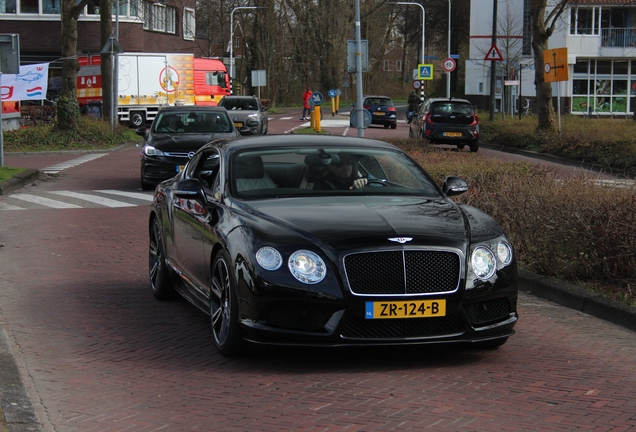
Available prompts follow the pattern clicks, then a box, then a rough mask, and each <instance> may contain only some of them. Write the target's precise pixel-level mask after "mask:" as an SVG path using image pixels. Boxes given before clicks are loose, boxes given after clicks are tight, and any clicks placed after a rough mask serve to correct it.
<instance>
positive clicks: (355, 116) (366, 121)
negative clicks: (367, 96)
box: [349, 109, 371, 129]
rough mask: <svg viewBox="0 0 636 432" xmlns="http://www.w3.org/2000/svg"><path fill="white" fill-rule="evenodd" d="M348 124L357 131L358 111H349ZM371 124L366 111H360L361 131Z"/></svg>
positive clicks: (369, 114) (369, 115)
mask: <svg viewBox="0 0 636 432" xmlns="http://www.w3.org/2000/svg"><path fill="white" fill-rule="evenodd" d="M349 124H350V125H351V126H352V127H353V128H355V129H358V110H355V109H354V110H351V114H349ZM370 124H371V113H370V112H369V111H368V110H365V109H363V110H362V127H361V129H366V128H368V127H369V125H370Z"/></svg>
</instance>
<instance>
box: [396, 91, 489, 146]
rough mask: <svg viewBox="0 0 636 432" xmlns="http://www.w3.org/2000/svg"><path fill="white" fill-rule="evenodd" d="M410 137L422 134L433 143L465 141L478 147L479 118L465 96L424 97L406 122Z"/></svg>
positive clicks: (459, 144)
mask: <svg viewBox="0 0 636 432" xmlns="http://www.w3.org/2000/svg"><path fill="white" fill-rule="evenodd" d="M409 138H425V139H427V140H429V142H430V143H432V144H454V145H456V146H457V148H459V149H463V148H464V146H466V145H468V146H469V147H470V151H471V152H476V151H477V150H478V149H479V118H478V117H477V114H476V112H475V108H474V107H473V106H472V104H471V103H470V102H469V101H467V100H466V99H455V98H451V99H447V98H431V99H426V100H425V101H424V103H423V104H422V105H420V108H419V110H418V111H417V113H416V114H415V116H414V117H413V119H412V120H411V122H410V125H409Z"/></svg>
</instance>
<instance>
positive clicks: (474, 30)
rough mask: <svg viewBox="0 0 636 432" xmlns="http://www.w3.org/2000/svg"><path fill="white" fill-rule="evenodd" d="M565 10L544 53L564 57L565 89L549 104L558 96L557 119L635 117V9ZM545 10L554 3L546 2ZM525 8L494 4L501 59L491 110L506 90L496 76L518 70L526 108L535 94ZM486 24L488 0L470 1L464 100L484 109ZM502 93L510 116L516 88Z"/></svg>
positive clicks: (505, 0) (583, 1)
mask: <svg viewBox="0 0 636 432" xmlns="http://www.w3.org/2000/svg"><path fill="white" fill-rule="evenodd" d="M571 3H572V4H571V7H569V8H566V10H565V11H564V13H563V15H562V16H561V19H560V20H559V21H558V23H557V26H556V29H555V31H554V33H553V35H552V36H551V37H550V39H549V46H548V48H549V49H553V48H564V47H565V48H567V50H568V61H567V63H568V65H567V67H568V76H569V81H563V82H561V83H553V84H552V94H553V96H554V97H555V101H556V98H557V96H558V95H559V94H560V96H561V106H562V110H563V111H562V112H568V113H569V112H571V113H573V114H585V113H588V112H590V113H594V114H600V115H610V114H618V115H625V114H628V115H632V114H633V113H634V111H636V4H634V3H633V2H632V1H630V0H577V1H572V2H571ZM550 4H555V2H554V1H553V0H549V1H548V5H550ZM529 7H530V0H498V3H497V16H498V26H497V28H498V31H497V33H498V36H497V47H498V49H499V51H500V52H501V54H502V57H503V59H504V60H503V61H501V62H497V63H498V72H497V75H498V79H497V87H496V89H497V93H496V94H497V96H496V99H497V102H496V107H497V110H499V109H500V108H501V99H502V92H501V90H502V88H503V87H502V85H501V84H503V83H505V81H504V80H502V79H501V78H502V76H505V79H506V80H508V81H513V80H519V79H520V73H519V68H520V65H521V67H522V71H521V80H520V81H521V86H520V90H521V95H522V100H524V101H525V99H526V98H529V99H531V100H533V99H534V97H535V94H536V93H535V86H534V60H533V57H532V47H531V33H530V28H529V20H530V14H529ZM549 10H550V6H549V7H548V11H549ZM492 16H493V0H472V2H471V16H470V35H471V36H470V59H469V60H467V61H466V85H465V92H466V96H467V97H469V98H470V99H471V100H474V101H475V102H476V103H477V104H479V105H480V106H484V105H486V106H487V104H488V101H489V99H490V98H489V96H490V69H491V67H490V64H491V62H490V61H485V60H484V58H485V57H486V54H487V53H488V51H489V50H490V47H491V45H492V39H491V38H492ZM540 67H543V65H541V66H540ZM513 68H514V70H513ZM502 81H503V82H502ZM505 87H506V97H505V101H504V108H505V110H506V111H509V110H510V106H512V107H513V108H515V109H516V103H517V99H516V97H515V95H517V93H518V91H519V86H516V85H515V86H505ZM524 103H525V102H522V105H523V104H524Z"/></svg>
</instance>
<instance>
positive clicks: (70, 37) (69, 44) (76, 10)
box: [55, 0, 87, 130]
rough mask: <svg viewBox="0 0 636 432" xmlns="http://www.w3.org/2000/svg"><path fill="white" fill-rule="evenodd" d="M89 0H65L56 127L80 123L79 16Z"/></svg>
mask: <svg viewBox="0 0 636 432" xmlns="http://www.w3.org/2000/svg"><path fill="white" fill-rule="evenodd" d="M86 2H87V0H82V1H81V2H80V3H79V4H77V5H76V4H75V0H63V1H62V10H61V19H62V90H61V92H60V98H59V99H58V104H57V120H56V122H55V127H56V128H57V129H59V130H76V129H77V128H78V125H79V115H80V112H79V105H78V103H77V94H76V88H77V72H78V71H79V68H80V67H79V63H78V61H77V18H78V17H79V14H80V12H81V11H82V10H83V9H84V6H85V5H86Z"/></svg>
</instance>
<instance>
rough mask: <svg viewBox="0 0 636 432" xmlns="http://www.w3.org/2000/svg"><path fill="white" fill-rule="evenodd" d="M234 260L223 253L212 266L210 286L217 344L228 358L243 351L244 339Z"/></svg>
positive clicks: (213, 328)
mask: <svg viewBox="0 0 636 432" xmlns="http://www.w3.org/2000/svg"><path fill="white" fill-rule="evenodd" d="M230 263H231V259H230V256H229V255H228V253H227V252H226V251H224V250H221V251H219V253H218V254H217V255H216V257H215V259H214V263H213V264H212V286H211V287H210V321H211V323H212V333H213V334H214V344H215V345H216V348H217V350H218V351H219V353H221V354H222V355H224V356H227V357H231V356H235V355H237V354H239V353H240V352H241V351H242V349H243V337H242V332H241V329H240V327H239V322H238V300H237V298H236V281H235V279H234V275H233V274H232V272H231V270H230V269H231V268H232V267H231V264H230Z"/></svg>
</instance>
